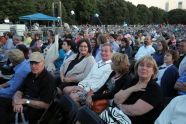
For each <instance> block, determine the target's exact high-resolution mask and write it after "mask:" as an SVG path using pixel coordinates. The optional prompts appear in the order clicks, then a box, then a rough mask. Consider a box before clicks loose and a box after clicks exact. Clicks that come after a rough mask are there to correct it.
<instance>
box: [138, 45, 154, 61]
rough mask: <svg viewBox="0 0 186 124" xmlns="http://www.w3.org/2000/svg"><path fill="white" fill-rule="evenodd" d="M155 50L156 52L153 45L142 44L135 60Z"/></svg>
mask: <svg viewBox="0 0 186 124" xmlns="http://www.w3.org/2000/svg"><path fill="white" fill-rule="evenodd" d="M154 52H155V49H154V48H153V47H152V45H148V46H141V47H140V48H139V50H138V52H137V53H136V55H135V60H139V59H140V58H142V57H143V56H146V55H151V54H153V53H154Z"/></svg>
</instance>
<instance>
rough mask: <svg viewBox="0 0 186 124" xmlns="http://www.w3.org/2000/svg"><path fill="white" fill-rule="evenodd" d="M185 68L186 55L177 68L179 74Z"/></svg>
mask: <svg viewBox="0 0 186 124" xmlns="http://www.w3.org/2000/svg"><path fill="white" fill-rule="evenodd" d="M185 70H186V55H185V57H184V58H183V59H182V61H181V62H180V65H179V70H178V71H179V75H180V76H181V75H182V74H183V72H184V71H185Z"/></svg>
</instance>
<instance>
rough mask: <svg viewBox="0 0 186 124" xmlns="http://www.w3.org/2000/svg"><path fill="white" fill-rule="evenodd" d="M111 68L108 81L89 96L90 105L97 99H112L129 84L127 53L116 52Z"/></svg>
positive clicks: (87, 101)
mask: <svg viewBox="0 0 186 124" xmlns="http://www.w3.org/2000/svg"><path fill="white" fill-rule="evenodd" d="M111 60H112V64H111V68H112V70H113V72H112V73H111V74H110V76H109V78H108V79H107V81H106V83H105V84H104V85H103V86H102V87H101V88H100V89H99V90H98V91H97V92H94V94H93V95H92V96H88V97H87V99H86V104H88V105H89V106H90V107H91V106H92V104H93V102H94V101H96V100H101V99H106V100H111V99H113V98H114V95H115V94H116V93H117V92H118V91H119V90H120V89H121V88H122V87H125V86H127V85H128V83H129V81H130V76H129V74H128V72H129V60H128V56H127V55H126V54H122V53H114V54H113V56H112V58H111Z"/></svg>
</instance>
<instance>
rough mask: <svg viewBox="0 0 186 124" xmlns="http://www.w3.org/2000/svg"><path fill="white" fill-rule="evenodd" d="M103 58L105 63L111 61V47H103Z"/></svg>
mask: <svg viewBox="0 0 186 124" xmlns="http://www.w3.org/2000/svg"><path fill="white" fill-rule="evenodd" d="M101 57H102V60H103V61H107V60H110V59H111V57H112V52H111V48H110V46H103V47H101Z"/></svg>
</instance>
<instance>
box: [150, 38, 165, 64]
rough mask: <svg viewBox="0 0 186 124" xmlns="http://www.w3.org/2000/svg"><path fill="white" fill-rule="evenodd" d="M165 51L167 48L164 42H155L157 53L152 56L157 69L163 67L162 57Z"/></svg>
mask: <svg viewBox="0 0 186 124" xmlns="http://www.w3.org/2000/svg"><path fill="white" fill-rule="evenodd" d="M167 50H168V47H167V43H166V41H164V40H162V41H158V42H157V51H156V52H155V53H154V54H153V55H152V56H153V58H154V59H155V61H156V63H157V65H158V67H159V66H160V65H163V60H164V55H165V52H166V51H167Z"/></svg>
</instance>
